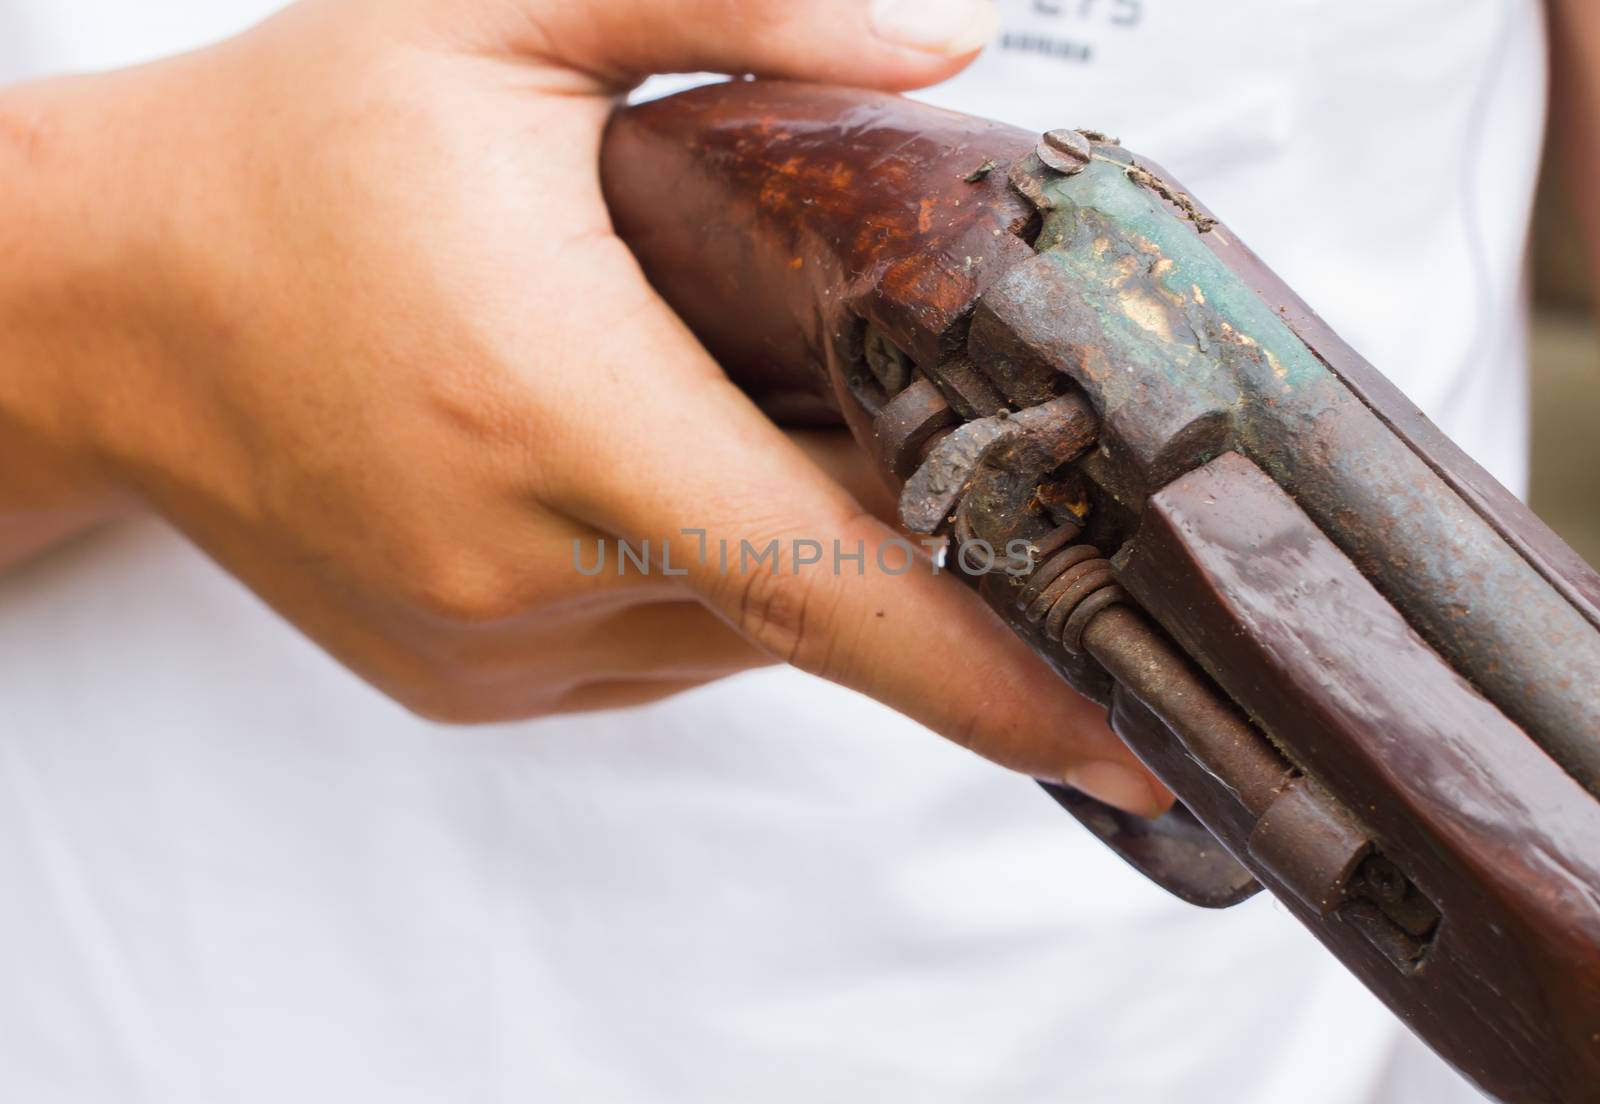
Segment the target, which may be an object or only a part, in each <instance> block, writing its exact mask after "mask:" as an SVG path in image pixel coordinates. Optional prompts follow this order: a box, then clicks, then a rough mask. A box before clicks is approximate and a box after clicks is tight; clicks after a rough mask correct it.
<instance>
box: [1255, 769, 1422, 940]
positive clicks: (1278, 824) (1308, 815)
mask: <svg viewBox="0 0 1600 1104" xmlns="http://www.w3.org/2000/svg"><path fill="white" fill-rule="evenodd" d="M1249 848H1250V857H1251V858H1253V859H1255V860H1256V861H1258V862H1260V863H1261V864H1262V866H1264V867H1265V868H1266V869H1267V870H1269V871H1270V872H1271V873H1272V875H1273V877H1275V878H1277V879H1278V881H1280V882H1282V883H1283V884H1284V885H1286V886H1288V887H1289V889H1290V890H1292V891H1293V892H1294V895H1295V896H1296V897H1298V898H1299V899H1300V902H1301V903H1302V904H1304V905H1305V906H1306V907H1307V908H1311V909H1314V910H1315V911H1316V913H1317V915H1319V916H1328V915H1330V914H1331V913H1333V912H1334V911H1335V910H1336V909H1338V908H1339V907H1340V906H1341V905H1343V904H1344V903H1345V889H1346V887H1347V886H1348V885H1349V883H1350V879H1351V878H1352V877H1353V876H1354V874H1355V872H1356V868H1357V866H1358V865H1359V864H1360V863H1361V861H1362V860H1363V859H1365V858H1366V857H1367V856H1368V855H1369V854H1370V853H1371V851H1372V840H1371V839H1370V838H1368V836H1367V835H1366V833H1365V832H1363V831H1362V830H1361V827H1360V826H1359V825H1358V824H1356V823H1355V822H1354V821H1353V820H1352V819H1351V818H1350V815H1349V814H1348V813H1347V812H1346V811H1345V810H1344V809H1342V808H1340V807H1339V804H1338V803H1337V802H1336V801H1333V800H1332V799H1330V798H1329V797H1328V796H1327V794H1325V793H1324V792H1322V791H1321V790H1319V789H1318V788H1317V787H1316V786H1315V785H1314V784H1313V783H1310V782H1307V781H1306V780H1305V779H1303V778H1297V779H1295V780H1294V781H1293V782H1292V783H1290V784H1289V785H1288V786H1286V787H1285V788H1284V790H1283V792H1282V793H1281V794H1279V795H1278V797H1277V799H1276V800H1274V801H1273V803H1272V804H1271V805H1269V806H1268V807H1267V810H1266V812H1264V813H1263V814H1262V815H1261V819H1260V820H1259V821H1257V822H1256V826H1255V829H1254V830H1253V831H1252V832H1251V833H1250V842H1249ZM1391 869H1393V870H1394V872H1395V874H1396V876H1398V877H1400V878H1401V879H1402V880H1403V879H1404V875H1401V874H1400V872H1399V870H1398V869H1397V868H1394V867H1393V866H1392V864H1391Z"/></svg>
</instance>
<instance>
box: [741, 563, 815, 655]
mask: <svg viewBox="0 0 1600 1104" xmlns="http://www.w3.org/2000/svg"><path fill="white" fill-rule="evenodd" d="M736 582H737V584H738V590H737V592H736V594H735V595H734V601H733V604H732V605H733V610H734V616H735V625H736V626H737V627H738V629H739V631H740V632H742V633H744V635H745V636H747V637H749V638H750V639H751V640H752V641H754V642H755V643H756V645H757V646H759V647H760V648H762V649H763V650H765V651H767V652H769V653H771V654H772V655H774V656H776V657H778V658H779V659H781V660H783V661H784V662H785V663H789V664H792V665H793V666H795V667H799V668H801V669H802V670H806V671H810V672H812V673H821V672H822V671H823V670H824V669H825V668H826V667H827V666H828V657H827V651H828V636H827V633H826V631H825V630H824V621H823V618H822V617H821V607H822V604H823V603H824V601H825V600H826V593H825V592H826V587H825V582H824V579H823V578H822V576H821V574H820V573H819V572H815V571H803V572H801V573H799V574H783V573H779V574H777V575H773V574H770V573H768V572H765V571H753V572H750V573H749V574H746V575H744V576H743V577H742V578H738V579H737V580H736Z"/></svg>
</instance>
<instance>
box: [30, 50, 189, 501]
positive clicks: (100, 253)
mask: <svg viewBox="0 0 1600 1104" xmlns="http://www.w3.org/2000/svg"><path fill="white" fill-rule="evenodd" d="M144 72H146V71H138V70H136V71H129V72H125V73H113V74H106V75H102V76H88V77H73V78H65V79H58V80H50V81H43V82H38V83H34V84H28V85H21V86H17V87H13V88H7V89H0V212H4V214H0V459H4V460H5V461H6V465H5V466H6V469H7V471H8V474H9V473H18V475H19V476H20V478H18V479H15V480H13V479H11V478H8V479H7V480H6V485H5V486H4V487H0V513H6V514H16V513H19V512H21V513H27V512H30V511H36V510H62V511H70V512H73V513H75V514H79V515H82V514H84V513H86V512H88V513H93V512H95V511H97V510H101V509H103V510H105V511H110V510H113V509H115V508H116V507H117V506H118V505H120V504H121V503H122V501H123V500H124V499H125V497H126V495H125V494H124V492H123V491H122V489H121V487H120V483H119V479H118V477H117V474H116V471H115V464H114V462H113V458H114V457H115V456H116V455H117V453H118V451H119V449H118V448H117V442H116V434H115V431H114V428H113V427H115V426H116V425H117V424H119V423H121V424H137V423H139V422H141V421H143V420H145V419H146V417H147V416H148V415H149V413H150V409H149V404H150V400H151V399H152V398H155V397H156V396H155V394H154V392H153V390H152V389H151V387H150V386H149V384H150V381H151V378H152V375H153V373H154V370H155V368H156V366H157V365H159V364H161V363H162V362H164V361H166V360H168V359H170V348H169V346H170V344H171V342H170V340H169V335H168V334H167V333H166V332H165V330H166V327H164V326H163V324H162V319H163V316H164V313H165V314H166V315H170V314H171V311H170V307H169V308H168V309H167V310H166V311H165V312H163V309H162V307H161V304H162V303H163V302H168V303H170V299H171V290H172V282H173V267H174V266H173V265H172V264H171V263H170V261H171V258H170V256H169V254H168V252H167V251H166V250H165V249H164V248H163V246H162V238H163V237H164V236H166V234H165V232H164V230H163V227H164V226H166V225H167V224H168V222H169V218H168V216H167V215H166V214H165V213H164V212H163V211H162V210H161V209H160V207H159V206H158V205H157V204H156V203H155V202H153V200H154V197H155V196H156V195H157V194H158V193H159V190H160V187H159V185H158V184H156V183H155V182H154V181H153V180H152V179H151V172H150V170H151V167H152V164H151V163H152V161H153V159H154V158H155V157H157V156H160V151H161V150H162V146H161V143H160V139H159V136H153V135H150V134H148V133H146V132H145V131H144V128H143V125H142V124H143V123H144V121H145V119H146V118H147V116H146V114H145V113H144V112H143V111H142V110H141V109H140V106H139V103H138V100H139V98H140V96H141V95H142V91H143V90H142V88H141V85H142V83H143V80H144V78H143V76H142V74H143V73H144ZM169 201H170V202H172V203H177V202H179V200H178V199H177V197H169Z"/></svg>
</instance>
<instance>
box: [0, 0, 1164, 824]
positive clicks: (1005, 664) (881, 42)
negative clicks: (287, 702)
mask: <svg viewBox="0 0 1600 1104" xmlns="http://www.w3.org/2000/svg"><path fill="white" fill-rule="evenodd" d="M932 7H939V5H933V6H932ZM879 10H880V8H879V7H878V6H871V7H869V5H868V4H867V3H866V2H865V0H817V2H815V3H809V4H793V3H792V2H791V0H747V2H742V3H731V2H729V0H610V2H605V3H598V2H597V3H585V4H574V3H570V2H563V0H477V2H475V3H470V4H465V3H445V2H444V0H306V2H304V3H301V4H299V5H297V6H295V7H293V8H290V9H288V10H287V11H285V12H284V13H282V14H281V15H280V16H278V17H276V18H274V19H273V20H271V21H269V22H267V23H266V24H264V25H262V26H261V27H260V28H258V29H256V30H254V31H252V32H250V33H248V34H246V35H244V36H242V37H240V38H237V39H235V40H232V41H230V42H227V43H224V44H223V45H221V46H218V47H216V48H213V49H211V50H208V51H205V52H202V53H198V54H193V55H188V56H185V57H181V58H177V59H174V60H171V61H166V62H162V63H159V64H156V65H153V66H148V67H144V68H141V69H136V70H130V71H126V72H120V73H113V74H106V75H97V76H92V77H83V78H72V79H67V80H58V81H51V82H45V83H42V84H35V85H29V86H22V87H19V88H15V89H10V90H7V91H5V92H3V93H0V211H4V212H6V216H5V217H3V218H0V472H3V473H4V474H3V476H0V557H3V558H4V559H5V560H7V561H10V562H16V561H19V560H20V559H21V558H23V557H24V556H27V555H32V554H38V553H40V551H41V550H44V549H47V548H48V547H49V546H50V545H51V544H53V543H55V542H56V541H58V540H60V539H61V538H63V537H64V536H66V535H69V534H71V533H74V532H77V531H79V530H81V529H83V528H84V527H86V526H90V525H93V524H96V523H98V522H103V521H105V520H107V519H110V518H114V517H116V516H119V515H128V514H136V513H145V512H154V513H156V514H159V515H160V516H162V517H164V518H165V519H166V520H167V521H169V522H170V523H171V524H172V525H174V526H175V527H177V528H178V529H179V530H181V531H182V532H183V533H185V534H186V535H187V536H188V537H189V538H190V539H192V540H193V541H194V542H195V543H196V544H197V545H199V546H200V547H201V548H203V549H204V550H205V551H206V552H207V553H208V554H210V555H211V556H212V557H214V558H215V559H216V560H217V561H218V562H219V563H221V564H222V565H223V566H225V567H226V568H227V569H228V570H229V571H231V572H232V573H233V574H234V575H236V576H237V577H238V578H239V579H240V580H242V581H243V582H244V583H245V584H246V585H248V586H249V587H250V588H251V589H253V590H254V591H255V592H256V593H257V594H259V595H260V596H261V597H262V598H264V599H265V600H266V601H267V602H269V603H270V604H271V605H272V606H273V607H274V608H275V609H276V610H277V611H278V612H279V613H281V614H282V615H283V616H284V617H285V618H287V619H288V620H290V621H291V622H293V623H294V624H295V625H296V626H298V627H299V628H300V629H301V630H302V631H303V632H305V633H306V634H307V635H308V636H310V637H311V638H312V639H314V640H315V641H317V642H318V643H319V644H320V645H321V646H322V647H323V648H325V649H326V650H327V651H328V652H329V653H330V654H331V655H332V656H334V657H335V658H336V659H337V660H338V661H339V662H341V663H343V664H344V665H345V666H347V667H348V668H349V669H350V670H351V671H353V672H355V673H356V674H358V675H359V676H361V677H362V678H364V679H366V680H368V681H369V682H371V683H372V684H373V685H375V686H376V687H378V688H379V689H380V690H382V691H383V692H385V693H386V694H388V695H390V696H391V697H393V698H394V699H395V700H397V701H399V702H401V703H402V704H404V705H405V706H407V707H409V708H411V709H413V710H415V711H417V712H418V713H420V714H423V715H425V716H428V717H432V718H436V719H439V720H443V721H448V722H457V723H470V722H481V721H498V720H508V719H514V718H525V717H536V716H541V715H548V714H553V713H560V712H567V711H574V710H589V709H600V708H611V707H616V706H622V705H629V704H634V703H639V702H645V701H649V700H652V699H656V698H660V697H664V696H667V695H670V694H674V693H677V692H679V691H681V690H684V689H686V688H689V687H692V686H696V685H700V684H702V683H705V682H707V681H710V680H713V679H716V678H720V677H723V676H726V675H728V674H731V673H734V672H736V671H740V670H744V669H747V668H750V667H753V666H757V665H761V664H766V663H772V662H789V663H792V664H794V665H796V666H797V667H800V668H802V669H803V670H806V671H809V672H812V673H814V674H817V675H821V676H823V677H825V678H828V679H832V680H833V681H835V682H838V683H840V684H842V685H844V686H848V687H851V688H854V689H856V690H858V691H861V692H862V693H865V694H868V695H870V696H872V697H874V698H876V699H878V700H880V701H882V702H884V703H886V704H888V705H889V706H891V707H893V708H895V709H897V710H900V711H901V712H903V713H905V714H907V715H909V716H911V717H913V718H915V719H917V720H919V721H921V722H923V723H924V724H926V725H927V726H928V727H930V728H932V729H933V730H935V731H936V732H939V733H941V734H943V735H944V736H947V737H949V738H951V739H954V740H956V741H958V742H960V743H961V744H963V745H965V746H967V747H969V748H971V749H972V750H973V751H975V752H977V753H979V754H981V755H984V756H986V757H988V758H990V759H992V760H994V761H995V762H997V763H1000V764H1003V765H1005V766H1007V767H1011V768H1013V769H1016V770H1020V771H1024V772H1026V773H1028V774H1031V775H1034V776H1036V777H1040V778H1047V779H1058V780H1064V781H1067V782H1069V783H1072V784H1075V785H1078V786H1079V787H1080V788H1082V789H1084V790H1087V791H1088V792H1090V793H1092V794H1094V795H1096V796H1098V797H1101V798H1103V799H1105V800H1108V801H1110V802H1112V803H1114V804H1118V805H1120V806H1122V807H1124V808H1128V809H1130V810H1133V811H1136V812H1142V813H1146V814H1151V813H1154V812H1157V811H1159V810H1160V809H1162V808H1165V807H1166V805H1167V804H1168V803H1169V802H1170V796H1169V795H1167V794H1166V792H1165V791H1164V790H1163V789H1162V788H1161V786H1160V784H1159V783H1158V782H1156V781H1155V780H1154V779H1153V778H1152V777H1151V776H1150V775H1149V774H1148V773H1147V772H1146V771H1144V770H1143V768H1142V767H1140V766H1139V765H1138V764H1137V762H1136V761H1135V760H1134V759H1133V758H1132V757H1131V755H1130V754H1129V753H1128V752H1127V751H1126V750H1125V749H1124V748H1123V747H1122V745H1121V743H1120V742H1119V741H1118V740H1117V739H1116V738H1115V737H1114V736H1113V735H1112V734H1111V733H1110V731H1109V729H1108V728H1107V727H1106V724H1105V721H1104V716H1103V713H1102V711H1101V710H1099V709H1098V708H1097V707H1095V706H1093V705H1091V704H1089V703H1086V702H1084V701H1083V700H1082V699H1080V698H1078V697H1077V696H1076V695H1074V694H1073V693H1072V692H1071V691H1070V690H1069V689H1067V688H1066V687H1065V686H1064V685H1063V684H1062V683H1061V682H1060V680H1059V679H1057V678H1056V677H1054V676H1053V674H1051V673H1050V672H1049V671H1048V670H1047V669H1046V668H1045V667H1044V665H1043V664H1042V663H1041V662H1040V661H1039V660H1038V659H1037V658H1035V657H1034V656H1033V655H1032V654H1031V653H1030V652H1028V651H1027V649H1026V648H1025V647H1024V646H1023V645H1021V644H1020V643H1019V642H1018V641H1017V640H1016V639H1015V638H1014V637H1013V636H1012V635H1011V634H1010V633H1009V632H1008V631H1006V630H1005V629H1004V628H1003V627H1002V626H1001V625H1000V624H999V623H998V622H997V621H996V620H995V619H994V618H993V617H992V615H991V614H990V613H989V612H988V611H987V610H986V609H985V608H984V607H983V606H982V605H981V603H980V602H979V601H978V600H977V599H976V597H975V596H973V595H972V594H970V593H969V592H967V591H966V590H965V589H964V588H961V587H959V586H956V585H954V584H953V583H952V582H951V581H950V580H948V579H940V578H935V577H933V576H932V575H931V573H925V572H913V573H912V574H910V575H907V576H903V577H901V576H888V575H883V574H877V573H871V572H869V573H868V575H867V576H866V577H864V578H862V577H857V576H855V575H854V574H845V575H843V576H837V575H834V574H832V573H831V572H827V571H823V570H817V569H812V570H809V571H804V572H801V573H800V574H798V575H796V574H793V573H791V572H789V571H787V570H785V571H784V572H782V573H780V574H779V575H778V576H776V577H774V576H772V575H769V574H767V573H765V572H753V573H749V574H744V575H740V574H739V573H737V572H734V573H732V574H731V575H729V576H727V577H723V576H722V575H721V574H719V573H718V572H717V571H716V570H715V564H714V562H713V564H712V565H711V566H710V567H709V568H702V567H701V566H700V565H698V564H696V563H694V562H693V561H692V560H691V561H690V562H689V563H688V564H686V565H683V566H688V567H689V568H690V574H689V575H688V576H686V577H683V578H670V579H669V578H661V577H655V578H651V579H648V580H645V579H641V578H639V577H638V576H637V575H630V576H629V577H628V578H625V579H618V578H617V577H616V576H615V575H613V574H609V573H608V574H606V575H604V576H601V577H597V578H593V579H587V578H584V577H582V576H580V575H578V574H577V573H576V572H575V571H574V570H573V566H572V542H573V541H574V539H580V540H584V541H591V542H592V541H594V540H598V539H602V538H612V537H623V538H627V539H630V540H633V541H639V540H642V539H647V538H648V539H653V540H655V541H657V542H659V540H660V539H661V538H662V537H663V536H667V535H671V534H675V533H677V532H678V531H679V530H681V529H683V528H686V527H687V528H703V529H706V530H708V533H709V537H710V539H711V540H713V541H715V540H717V539H719V538H723V539H727V540H729V541H730V542H731V543H732V544H733V545H734V546H735V547H737V545H738V542H739V541H740V540H741V539H744V540H750V541H752V543H754V544H757V545H758V546H759V545H761V544H764V543H765V542H766V541H767V540H768V539H771V538H773V537H777V538H780V539H782V540H784V541H786V542H787V541H788V540H790V539H793V538H806V539H814V540H819V541H822V542H823V543H824V544H829V543H830V542H831V541H832V540H833V539H838V540H840V541H842V542H843V543H844V545H845V546H846V547H854V546H855V544H856V543H857V542H858V541H860V542H864V543H865V545H866V547H867V549H868V562H869V563H870V562H871V561H872V559H873V556H872V551H871V550H872V549H873V548H874V547H875V546H877V545H880V544H882V543H883V542H885V541H888V540H891V539H893V538H894V536H895V534H894V533H893V531H892V530H891V529H890V528H888V527H887V526H886V525H885V524H884V523H883V522H882V521H880V520H879V519H878V517H876V516H874V510H875V509H877V510H881V509H882V508H883V506H884V504H883V502H882V497H883V493H882V491H881V489H879V488H877V487H876V485H875V484H873V483H872V482H871V480H870V479H868V478H863V473H862V472H861V471H860V470H859V465H858V464H856V463H855V459H854V457H855V454H854V451H853V449H852V448H850V447H849V446H848V445H846V444H844V443H842V442H840V441H839V440H837V439H833V438H830V437H829V436H828V435H826V434H823V435H815V434H813V435H809V436H801V437H791V436H786V435H785V434H783V433H782V432H780V431H779V430H777V429H776V428H774V426H773V425H772V424H771V423H770V422H768V421H767V420H766V419H765V418H764V417H762V415H761V414H760V413H759V412H758V411H757V410H756V409H755V408H754V407H753V406H752V405H751V404H750V402H749V401H748V400H747V399H745V398H744V396H743V395H741V394H740V393H739V392H738V391H737V390H736V389H735V388H734V387H733V386H732V385H731V384H730V383H729V382H728V381H727V379H726V378H725V377H724V376H723V374H722V373H721V372H720V370H719V369H718V368H717V367H716V365H715V364H714V363H712V361H711V360H710V359H709V358H708V357H707V355H706V354H705V352H704V351H703V350H702V349H701V348H700V347H699V346H698V344H697V343H696V342H695V340H694V339H693V337H692V336H691V335H690V334H689V333H688V332H687V331H686V329H685V328H684V326H683V325H682V324H681V323H680V322H679V321H678V320H677V319H676V318H675V317H674V316H673V315H672V314H671V313H670V312H669V311H668V310H667V309H666V308H665V306H664V305H663V304H662V303H661V302H660V301H659V300H658V299H657V298H656V296H655V295H654V294H653V292H652V291H651V290H650V288H649V287H648V286H647V284H646V283H645V281H644V280H643V278H642V277H641V275H640V273H639V270H638V268H637V266H636V265H635V263H634V261H633V259H632V257H631V256H630V254H629V253H628V252H627V250H626V249H625V248H624V247H623V246H622V244H621V243H620V242H619V241H618V240H617V239H616V237H615V236H614V235H613V234H612V231H611V227H610V224H609V220H608V217H607V214H606V210H605V207H604V204H603V202H602V200H601V195H600V190H599V184H598V178H597V171H596V158H597V150H598V145H599V139H600V133H601V128H602V126H603V124H604V122H605V120H606V117H607V115H608V113H609V111H610V110H611V109H612V106H613V103H614V100H615V97H616V96H617V95H618V94H619V93H620V92H621V91H623V90H625V89H626V88H627V87H629V86H630V85H632V84H634V83H636V82H637V80H638V79H639V78H640V77H641V75H643V74H648V73H651V72H658V71H692V70H702V69H709V70H718V71H726V72H743V71H753V72H757V73H760V74H763V75H771V76H785V77H795V78H802V79H812V80H823V81H835V82H843V83H852V84H858V85H870V86H876V87H882V88H892V89H893V88H907V87H912V86H916V85H921V84H926V83H930V82H933V81H937V80H940V79H943V78H945V77H947V76H949V75H951V74H952V73H954V72H955V71H956V70H958V69H959V68H961V67H962V66H963V65H964V64H965V63H966V62H967V61H968V60H970V57H971V55H972V53H973V52H974V45H973V44H974V43H975V42H976V41H978V40H979V39H980V38H981V37H982V35H983V32H985V31H986V30H987V27H986V26H984V25H982V23H981V20H982V18H983V17H984V16H983V12H982V11H981V10H980V11H979V19H980V23H979V24H978V25H976V26H974V25H972V24H971V18H970V14H971V13H968V22H967V24H966V25H965V26H964V29H963V27H962V26H955V29H954V30H952V31H951V33H950V34H948V35H945V36H943V37H940V36H938V35H934V34H930V33H929V21H928V20H923V21H921V22H920V23H918V24H915V25H914V26H916V27H918V28H920V29H919V31H918V33H917V34H916V35H911V36H908V35H906V34H905V33H899V34H896V33H895V31H894V28H893V26H892V25H890V24H887V23H885V22H883V21H882V20H875V19H874V13H875V12H877V11H879ZM923 10H924V11H930V10H931V8H925V9H923ZM958 14H959V13H958ZM935 29H937V28H935ZM597 383H598V384H599V385H598V386H597ZM590 547H592V545H590ZM898 561H899V557H898V555H897V554H894V553H891V554H890V556H889V562H891V563H896V562H898Z"/></svg>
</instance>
